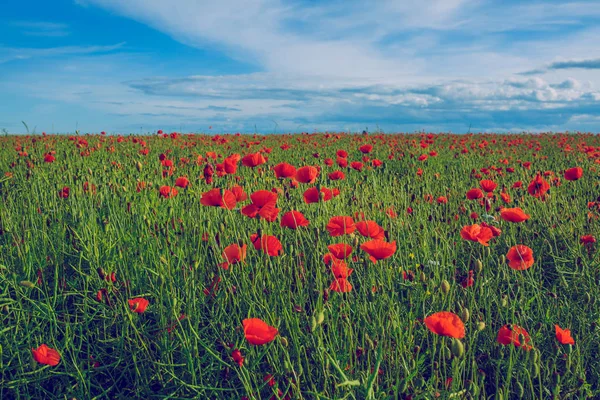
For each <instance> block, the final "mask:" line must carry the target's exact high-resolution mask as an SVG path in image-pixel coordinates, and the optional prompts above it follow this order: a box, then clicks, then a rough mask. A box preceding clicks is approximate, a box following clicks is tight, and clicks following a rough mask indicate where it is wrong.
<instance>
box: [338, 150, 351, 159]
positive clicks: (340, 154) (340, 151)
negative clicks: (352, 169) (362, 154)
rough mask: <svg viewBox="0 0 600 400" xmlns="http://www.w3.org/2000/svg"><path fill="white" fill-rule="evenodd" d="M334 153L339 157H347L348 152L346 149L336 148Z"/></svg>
mask: <svg viewBox="0 0 600 400" xmlns="http://www.w3.org/2000/svg"><path fill="white" fill-rule="evenodd" d="M335 155H336V156H338V157H340V158H348V152H347V151H346V150H338V151H337V152H336V153H335Z"/></svg>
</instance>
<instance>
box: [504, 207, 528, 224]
mask: <svg viewBox="0 0 600 400" xmlns="http://www.w3.org/2000/svg"><path fill="white" fill-rule="evenodd" d="M500 218H502V219H503V220H505V221H508V222H523V221H527V220H528V219H529V215H527V214H525V212H524V211H523V210H521V209H520V208H519V207H515V208H503V209H501V210H500Z"/></svg>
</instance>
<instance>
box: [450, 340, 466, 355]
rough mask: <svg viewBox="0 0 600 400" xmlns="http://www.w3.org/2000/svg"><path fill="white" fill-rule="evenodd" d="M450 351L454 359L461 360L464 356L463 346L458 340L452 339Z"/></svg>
mask: <svg viewBox="0 0 600 400" xmlns="http://www.w3.org/2000/svg"><path fill="white" fill-rule="evenodd" d="M450 350H451V351H452V354H454V357H456V358H461V357H462V356H463V355H464V354H465V346H464V345H463V344H462V342H461V341H460V340H458V339H453V340H452V344H451V345H450Z"/></svg>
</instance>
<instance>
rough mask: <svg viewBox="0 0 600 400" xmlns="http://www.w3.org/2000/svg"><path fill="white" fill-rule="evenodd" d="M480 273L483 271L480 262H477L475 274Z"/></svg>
mask: <svg viewBox="0 0 600 400" xmlns="http://www.w3.org/2000/svg"><path fill="white" fill-rule="evenodd" d="M481 271H483V263H482V262H481V260H479V259H478V260H477V261H475V272H476V273H478V274H480V273H481Z"/></svg>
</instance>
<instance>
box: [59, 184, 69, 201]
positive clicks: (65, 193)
mask: <svg viewBox="0 0 600 400" xmlns="http://www.w3.org/2000/svg"><path fill="white" fill-rule="evenodd" d="M70 192H71V189H70V188H69V187H68V186H65V187H64V188H62V189H60V190H59V191H58V197H60V198H61V199H67V198H69V193H70Z"/></svg>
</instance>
